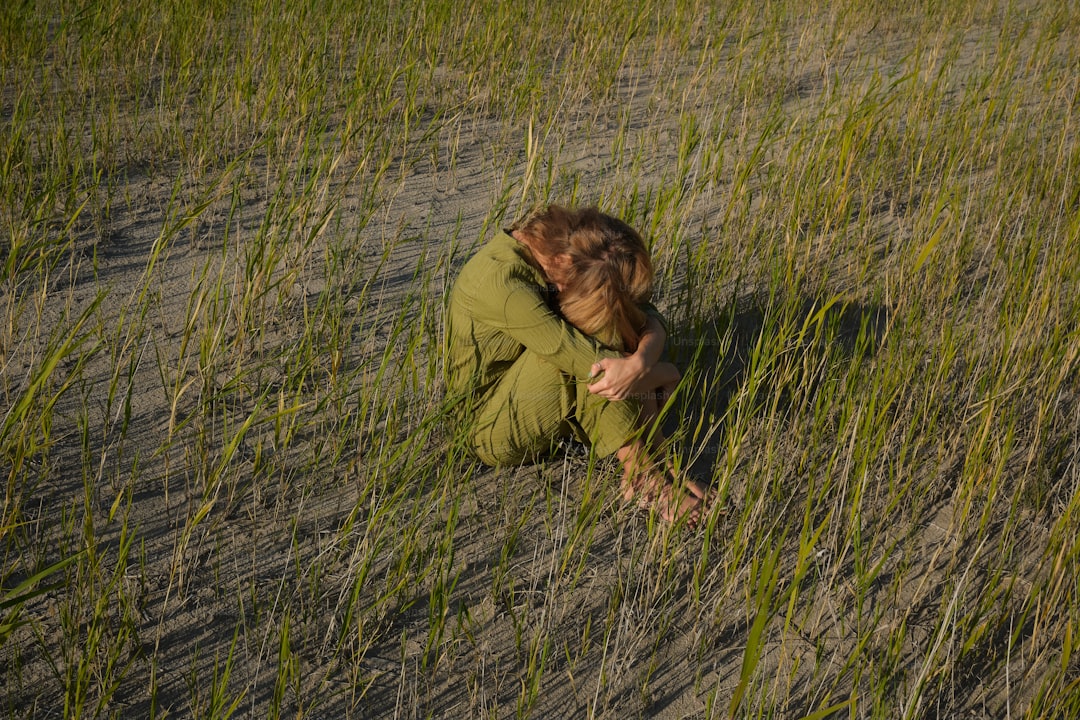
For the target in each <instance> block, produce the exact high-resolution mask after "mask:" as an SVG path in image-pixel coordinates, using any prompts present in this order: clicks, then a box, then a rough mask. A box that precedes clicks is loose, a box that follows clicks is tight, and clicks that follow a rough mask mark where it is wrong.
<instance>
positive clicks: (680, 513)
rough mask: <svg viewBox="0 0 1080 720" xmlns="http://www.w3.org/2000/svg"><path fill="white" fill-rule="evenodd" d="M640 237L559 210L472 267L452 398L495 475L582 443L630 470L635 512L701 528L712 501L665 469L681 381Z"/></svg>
mask: <svg viewBox="0 0 1080 720" xmlns="http://www.w3.org/2000/svg"><path fill="white" fill-rule="evenodd" d="M652 279H653V270H652V262H651V259H650V257H649V254H648V251H647V249H646V248H645V244H644V242H643V241H642V239H641V236H640V235H639V234H638V233H637V232H636V231H634V230H633V228H631V227H630V226H629V225H627V224H626V223H624V222H622V221H621V220H618V219H617V218H614V217H612V216H610V215H606V214H604V213H602V212H600V211H599V210H597V209H596V208H591V207H590V208H582V209H576V210H571V209H567V208H564V207H561V206H559V205H549V206H547V207H544V208H541V209H539V210H538V211H536V212H534V213H532V214H530V215H529V216H527V217H526V218H525V219H523V220H522V221H520V222H518V223H515V224H514V225H513V226H512V227H511V228H510V229H508V230H504V231H502V232H499V233H496V234H495V235H494V237H492V238H491V239H490V240H489V241H488V242H487V244H486V245H484V247H482V248H481V249H480V250H479V251H478V252H477V253H476V254H475V255H474V256H473V257H472V258H471V259H470V260H469V261H468V262H466V264H465V265H464V266H463V267H462V269H461V272H460V273H459V275H458V277H457V279H456V280H455V282H454V285H453V287H452V289H451V292H450V298H449V306H448V312H447V344H448V347H447V366H446V381H447V390H448V392H449V393H451V394H452V395H454V396H457V397H459V398H461V401H462V402H461V403H460V405H459V407H460V408H461V410H460V412H459V417H458V418H457V419H458V420H459V421H461V422H462V423H464V424H465V426H466V427H467V428H468V430H467V433H468V442H469V446H470V449H471V450H472V452H473V453H474V454H475V455H476V456H477V457H478V458H479V459H480V460H481V461H483V462H484V463H486V464H488V465H492V466H506V465H517V464H521V463H524V462H529V461H535V460H537V459H539V458H541V457H544V456H546V455H548V454H550V453H551V452H552V451H553V450H554V448H555V447H556V446H557V444H558V442H559V441H560V440H562V439H564V438H571V437H573V438H576V439H578V440H580V441H582V442H584V443H586V444H587V445H589V446H590V447H592V448H593V450H594V451H595V452H596V453H597V455H599V456H607V455H611V454H614V455H615V456H616V457H617V458H618V460H619V461H620V462H621V463H622V466H623V481H622V490H623V495H624V498H626V499H627V500H631V499H636V500H637V501H638V503H639V504H641V505H643V506H652V507H655V508H656V510H657V511H658V512H659V514H660V515H661V516H662V517H663V518H664V519H665V520H668V521H672V522H675V521H685V522H688V523H690V524H695V523H696V522H697V521H698V519H699V518H700V516H701V513H702V510H703V506H704V501H705V498H706V491H705V489H704V488H703V487H702V486H701V485H700V484H699V483H697V482H695V481H693V480H686V481H683V482H678V481H677V479H676V478H675V477H674V474H673V473H672V472H671V471H670V470H669V469H668V466H667V465H666V464H665V463H663V462H661V461H659V458H658V457H657V455H658V454H659V451H660V442H661V441H662V440H663V438H662V434H661V433H660V429H659V427H658V425H659V423H658V416H659V408H660V403H659V402H658V400H659V399H662V398H663V397H664V396H665V394H666V393H670V392H671V391H672V390H673V389H674V387H675V385H676V384H677V383H678V382H679V380H680V375H679V371H678V369H677V368H676V367H675V366H674V365H673V364H672V363H670V362H665V361H663V360H661V355H662V352H663V348H664V345H665V343H666V339H667V331H666V328H665V325H664V320H663V318H662V316H661V315H660V313H659V312H658V311H657V310H656V308H655V307H654V306H653V305H652V304H651V302H649V297H650V295H651V289H652Z"/></svg>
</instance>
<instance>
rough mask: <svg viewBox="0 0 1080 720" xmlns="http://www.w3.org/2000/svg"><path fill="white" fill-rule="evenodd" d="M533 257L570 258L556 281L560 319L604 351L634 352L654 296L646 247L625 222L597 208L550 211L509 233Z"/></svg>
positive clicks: (540, 211)
mask: <svg viewBox="0 0 1080 720" xmlns="http://www.w3.org/2000/svg"><path fill="white" fill-rule="evenodd" d="M511 232H514V233H515V234H516V235H517V236H518V237H519V238H521V239H522V240H523V244H524V245H525V247H526V248H527V249H529V250H530V252H539V253H541V254H543V255H544V256H547V257H555V256H556V255H560V254H565V255H568V256H569V257H570V262H569V263H567V264H566V266H565V270H564V271H563V273H562V275H561V276H560V277H558V278H551V277H549V278H548V280H549V281H556V282H558V283H559V284H561V285H562V286H563V289H562V291H561V292H560V293H559V297H558V304H559V311H560V312H561V313H562V316H563V317H564V318H565V319H566V321H567V322H569V323H570V324H571V325H573V326H575V327H576V328H578V329H579V330H581V331H582V332H583V333H585V334H586V335H591V336H592V337H594V338H596V339H597V340H599V341H600V342H602V343H604V344H605V345H607V346H609V347H611V348H614V349H617V350H622V351H625V352H633V351H634V350H635V349H636V348H637V344H638V341H639V340H640V339H641V334H642V331H643V330H644V328H645V322H646V315H645V312H644V311H643V310H642V309H641V307H640V306H641V304H642V303H645V302H647V301H648V300H649V299H650V297H651V296H652V281H653V267H652V259H651V258H650V257H649V251H648V249H647V248H646V247H645V242H644V240H642V238H641V235H639V234H638V232H637V231H636V230H634V229H633V228H632V227H630V226H629V225H627V224H626V223H625V222H623V221H622V220H619V219H618V218H614V217H612V216H610V215H606V214H604V213H602V212H600V211H599V210H598V209H597V208H595V207H587V208H581V209H577V210H567V209H566V208H563V207H561V206H559V205H548V206H546V207H542V208H539V209H537V210H534V211H533V212H532V213H530V214H529V215H527V216H526V217H525V218H523V219H522V220H521V221H519V222H517V223H515V224H514V225H513V227H512V228H511Z"/></svg>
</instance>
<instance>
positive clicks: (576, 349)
mask: <svg viewBox="0 0 1080 720" xmlns="http://www.w3.org/2000/svg"><path fill="white" fill-rule="evenodd" d="M491 290H492V291H493V292H492V296H491V297H490V299H489V300H488V301H487V302H483V303H479V304H478V306H477V307H475V308H474V309H473V312H474V317H475V318H476V319H477V320H479V321H480V322H482V323H485V324H487V325H490V326H491V327H495V328H498V329H499V330H501V331H503V332H505V333H506V334H507V335H509V336H510V337H512V338H513V339H514V340H516V341H517V342H519V343H521V344H522V345H524V346H525V347H526V348H528V349H529V350H531V351H532V352H534V353H536V354H537V355H539V356H540V357H542V358H544V359H545V360H547V361H548V362H550V363H551V364H552V365H554V366H555V367H557V368H559V369H560V370H562V371H563V372H565V373H567V374H569V375H572V376H574V377H575V378H577V379H578V380H587V379H588V378H589V370H590V368H591V367H592V365H593V363H595V362H596V361H597V360H599V359H601V358H604V357H618V353H616V352H615V351H614V350H610V349H607V348H605V347H604V346H603V345H601V344H600V343H599V342H598V341H597V340H594V339H593V338H591V337H589V336H587V335H585V334H584V333H582V332H581V331H579V330H578V329H577V328H575V327H574V326H572V325H570V323H568V322H566V321H565V320H563V319H562V318H561V317H559V316H558V315H557V314H556V313H555V312H554V311H553V310H552V309H551V308H550V307H548V305H547V303H546V302H544V299H543V297H541V295H540V289H539V287H537V286H536V285H535V284H533V283H530V282H527V281H525V280H523V279H520V278H516V277H510V278H506V279H505V281H504V282H502V283H498V284H497V286H496V287H493V288H491Z"/></svg>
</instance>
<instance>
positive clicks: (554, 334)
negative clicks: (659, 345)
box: [446, 232, 663, 398]
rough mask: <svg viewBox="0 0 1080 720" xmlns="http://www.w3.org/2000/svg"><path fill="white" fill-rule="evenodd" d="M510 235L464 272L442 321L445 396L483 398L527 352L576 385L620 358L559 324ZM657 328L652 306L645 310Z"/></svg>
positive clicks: (543, 284) (540, 279)
mask: <svg viewBox="0 0 1080 720" xmlns="http://www.w3.org/2000/svg"><path fill="white" fill-rule="evenodd" d="M525 257H526V256H525V251H524V248H523V247H522V246H521V245H520V244H519V243H518V241H517V240H515V239H514V238H513V237H511V236H510V235H509V234H508V233H505V232H500V233H498V234H496V235H495V236H494V237H493V238H492V239H491V240H490V241H488V243H487V244H486V245H485V246H484V247H483V248H481V249H480V251H479V252H477V253H476V255H474V256H473V257H472V258H471V259H470V260H469V261H468V262H467V263H465V266H464V267H463V268H462V269H461V274H460V275H458V278H457V280H456V281H455V283H454V287H453V289H452V290H451V292H450V307H449V311H448V316H447V341H448V352H447V372H446V383H447V390H448V391H449V392H450V393H451V394H453V395H457V396H462V395H471V396H472V397H474V398H480V397H482V396H483V394H484V392H485V391H486V390H487V389H488V388H489V387H490V386H491V385H492V384H493V383H494V382H495V381H496V380H498V379H499V377H500V375H502V373H503V372H505V371H506V369H507V368H508V367H510V365H512V364H513V362H514V361H515V360H517V358H518V357H519V356H520V355H521V353H523V352H524V351H525V349H526V348H528V349H529V350H531V351H532V352H534V353H537V354H538V355H540V356H541V357H542V358H544V359H545V360H547V361H549V362H550V363H551V364H552V365H555V366H556V367H558V368H559V370H561V371H562V372H564V373H566V374H567V375H569V376H571V377H573V378H574V379H576V380H577V381H579V382H587V381H588V379H589V373H590V368H591V367H592V365H593V363H595V362H596V361H597V360H599V359H600V358H603V357H618V356H619V353H618V352H616V351H615V350H612V349H610V348H607V347H605V346H604V345H602V344H601V343H600V342H599V341H597V340H595V339H594V338H592V337H590V336H588V335H585V334H584V333H582V332H581V331H579V330H578V329H577V328H575V327H574V326H572V325H570V324H569V323H568V322H566V321H565V320H563V319H562V317H560V316H559V315H558V313H556V312H555V311H554V310H553V309H552V308H551V305H550V304H549V302H548V297H549V294H550V293H549V290H548V286H547V281H546V279H545V278H544V276H543V274H542V273H541V272H540V271H539V270H538V269H537V268H535V267H533V266H532V265H530V264H529V262H528V261H527V260H526V259H525ZM643 309H644V310H645V312H647V313H649V314H650V315H653V316H655V317H656V318H657V319H659V320H660V321H661V322H663V317H662V316H661V315H660V314H659V312H658V311H657V310H656V308H654V307H653V306H652V305H646V306H644V308H643Z"/></svg>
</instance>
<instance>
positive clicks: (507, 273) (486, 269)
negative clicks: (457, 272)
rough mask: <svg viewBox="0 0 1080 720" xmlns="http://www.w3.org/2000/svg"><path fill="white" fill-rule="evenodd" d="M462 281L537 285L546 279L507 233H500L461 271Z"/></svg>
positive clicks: (486, 283) (488, 283) (484, 283)
mask: <svg viewBox="0 0 1080 720" xmlns="http://www.w3.org/2000/svg"><path fill="white" fill-rule="evenodd" d="M459 279H464V280H466V281H468V282H477V281H482V284H483V285H488V286H490V285H505V284H518V283H526V284H537V285H539V284H540V283H541V281H542V280H543V278H542V277H541V276H540V275H539V273H538V272H537V270H536V269H535V268H533V266H532V265H530V264H529V263H528V261H527V260H526V259H525V255H524V253H523V252H522V248H521V245H520V244H519V243H518V241H517V240H515V239H514V238H513V237H511V236H510V235H509V234H507V233H506V232H505V231H499V232H497V233H496V234H495V235H494V236H492V238H491V239H490V240H488V241H487V242H486V243H485V244H484V246H483V247H481V248H480V250H478V251H477V253H476V254H475V255H473V256H472V258H470V259H469V261H468V262H467V263H465V266H464V267H463V268H462V270H461V276H460V278H459Z"/></svg>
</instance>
